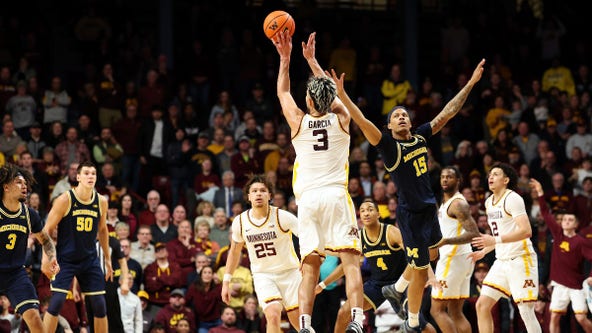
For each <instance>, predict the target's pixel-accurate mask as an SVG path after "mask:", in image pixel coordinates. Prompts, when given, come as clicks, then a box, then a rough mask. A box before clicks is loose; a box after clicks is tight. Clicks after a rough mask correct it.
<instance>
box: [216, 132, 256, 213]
mask: <svg viewBox="0 0 592 333" xmlns="http://www.w3.org/2000/svg"><path fill="white" fill-rule="evenodd" d="M255 150H256V148H254V147H253V146H252V143H251V140H250V139H249V137H247V136H246V135H244V136H241V137H240V138H239V139H238V153H237V154H235V155H234V156H232V158H231V160H230V169H231V170H232V172H234V177H235V178H234V179H235V184H236V186H237V187H239V188H242V187H243V186H244V185H245V183H246V182H247V180H248V178H249V175H251V174H258V173H261V172H262V171H263V168H262V166H261V163H260V162H259V161H258V160H257V159H256V158H255ZM216 207H219V206H216Z"/></svg>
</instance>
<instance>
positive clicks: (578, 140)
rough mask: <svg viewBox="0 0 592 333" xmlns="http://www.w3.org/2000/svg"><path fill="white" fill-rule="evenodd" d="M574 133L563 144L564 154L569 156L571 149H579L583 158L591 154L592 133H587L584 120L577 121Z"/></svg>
mask: <svg viewBox="0 0 592 333" xmlns="http://www.w3.org/2000/svg"><path fill="white" fill-rule="evenodd" d="M576 124H577V127H576V133H574V134H572V135H571V136H570V137H569V139H567V142H566V143H565V154H566V156H569V154H570V153H571V150H572V149H573V147H580V149H581V150H582V153H584V157H586V156H590V155H591V154H592V133H590V132H588V130H587V129H588V126H587V124H586V121H585V120H584V119H579V120H578V121H577V123H576Z"/></svg>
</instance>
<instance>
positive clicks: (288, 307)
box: [285, 304, 298, 312]
mask: <svg viewBox="0 0 592 333" xmlns="http://www.w3.org/2000/svg"><path fill="white" fill-rule="evenodd" d="M285 309H286V312H290V311H294V310H297V309H298V304H296V305H291V306H286V307H285Z"/></svg>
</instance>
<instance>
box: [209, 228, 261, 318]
mask: <svg viewBox="0 0 592 333" xmlns="http://www.w3.org/2000/svg"><path fill="white" fill-rule="evenodd" d="M229 237H231V236H229ZM245 252H246V251H245ZM242 264H243V262H242V260H241V262H239V265H238V266H237V267H236V269H235V270H234V272H233V273H232V280H231V281H230V296H231V297H230V302H229V303H228V305H229V306H231V307H232V308H233V309H234V310H237V311H238V310H240V309H242V307H243V306H244V304H245V298H246V297H247V296H248V295H250V294H252V293H253V275H252V274H251V270H250V269H248V268H247V267H245V266H243V265H242ZM224 272H226V266H220V267H219V268H218V271H217V272H216V275H218V281H222V278H223V277H224ZM223 311H224V310H223ZM222 322H224V313H223V314H222Z"/></svg>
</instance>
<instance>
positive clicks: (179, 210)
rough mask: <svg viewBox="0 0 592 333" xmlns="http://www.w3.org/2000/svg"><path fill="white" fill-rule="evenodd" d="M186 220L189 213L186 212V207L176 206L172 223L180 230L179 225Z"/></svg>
mask: <svg viewBox="0 0 592 333" xmlns="http://www.w3.org/2000/svg"><path fill="white" fill-rule="evenodd" d="M184 220H187V211H186V210H185V207H183V206H182V205H177V206H175V208H174V209H173V219H172V221H171V223H172V224H173V225H174V226H175V227H177V228H179V224H180V223H181V222H183V221H184Z"/></svg>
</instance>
